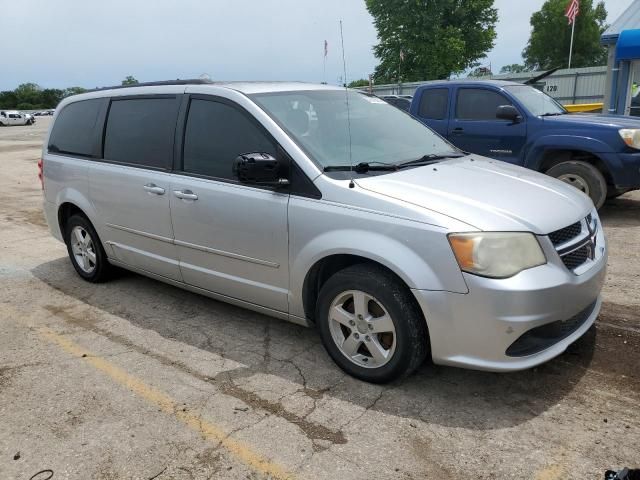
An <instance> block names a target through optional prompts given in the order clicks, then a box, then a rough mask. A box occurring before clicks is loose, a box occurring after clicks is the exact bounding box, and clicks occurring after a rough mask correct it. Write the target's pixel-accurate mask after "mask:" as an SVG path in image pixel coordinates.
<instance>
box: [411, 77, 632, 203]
mask: <svg viewBox="0 0 640 480" xmlns="http://www.w3.org/2000/svg"><path fill="white" fill-rule="evenodd" d="M410 112H411V114H413V115H414V116H416V117H417V118H419V119H420V120H421V121H422V122H424V123H425V125H427V126H429V127H430V128H432V129H433V130H435V131H436V132H438V133H439V134H440V135H442V136H443V137H444V138H446V139H447V140H449V141H450V142H451V143H453V144H454V145H455V146H457V147H458V148H461V149H462V150H465V151H468V152H473V153H477V154H479V155H484V156H486V157H491V158H495V159H498V160H503V161H505V162H508V163H512V164H514V165H521V166H524V167H527V168H530V169H533V170H537V171H539V172H543V173H546V174H547V175H550V176H552V177H556V178H558V179H560V180H562V181H564V182H566V183H568V184H570V185H573V186H574V187H576V188H578V189H579V190H581V191H583V192H584V193H585V194H587V195H588V196H589V197H591V200H592V201H593V203H594V204H595V205H596V207H598V208H599V207H601V206H602V204H603V203H604V202H605V200H606V199H607V197H609V198H611V197H616V196H619V195H622V194H623V193H625V192H627V191H630V190H635V189H638V188H640V120H638V119H636V118H631V117H624V116H609V115H591V114H590V115H586V114H585V115H580V114H576V115H569V114H568V112H567V111H566V110H565V109H564V108H563V107H562V105H560V104H559V103H558V102H556V101H555V100H554V99H552V98H551V97H549V96H548V95H546V94H544V93H542V92H540V91H539V90H537V89H535V88H533V87H530V86H527V85H522V84H519V83H514V82H503V81H489V80H487V81H442V82H432V83H429V84H426V85H422V86H420V87H418V89H417V90H416V92H415V93H414V97H413V100H412V103H411V109H410Z"/></svg>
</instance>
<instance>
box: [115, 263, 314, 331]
mask: <svg viewBox="0 0 640 480" xmlns="http://www.w3.org/2000/svg"><path fill="white" fill-rule="evenodd" d="M109 262H110V263H113V264H114V265H116V266H118V267H122V268H125V269H127V270H131V271H132V272H136V273H139V274H140V275H144V276H146V277H150V278H153V279H155V280H160V281H161V282H165V283H168V284H169V285H173V286H175V287H178V288H182V289H184V290H188V291H190V292H194V293H199V294H201V295H204V296H206V297H209V298H213V299H214V300H220V301H222V302H226V303H230V304H232V305H236V306H238V307H243V308H246V309H248V310H253V311H254V312H258V313H262V314H264V315H268V316H270V317H275V318H279V319H281V320H287V321H289V322H292V323H295V324H298V325H301V326H304V327H310V326H311V323H310V322H309V320H307V319H306V318H303V317H299V316H297V315H290V314H288V313H287V312H282V311H280V310H274V309H272V308H268V307H263V306H262V305H258V304H256V303H251V302H246V301H244V300H240V299H238V298H234V297H229V296H228V295H223V294H221V293H216V292H213V291H211V290H206V289H204V288H200V287H195V286H193V285H189V284H187V283H184V282H179V281H177V280H173V279H172V278H168V277H165V276H163V275H158V274H157V273H152V272H149V271H147V270H144V269H142V268H138V267H134V266H131V265H129V264H127V263H124V262H121V261H119V260H117V259H113V258H109Z"/></svg>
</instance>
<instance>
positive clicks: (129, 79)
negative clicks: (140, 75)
mask: <svg viewBox="0 0 640 480" xmlns="http://www.w3.org/2000/svg"><path fill="white" fill-rule="evenodd" d="M138 83H140V82H138V80H136V79H135V78H134V77H132V76H131V75H127V77H126V78H125V79H124V80H122V85H137V84H138Z"/></svg>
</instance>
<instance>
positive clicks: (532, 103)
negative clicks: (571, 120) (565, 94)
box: [505, 85, 567, 116]
mask: <svg viewBox="0 0 640 480" xmlns="http://www.w3.org/2000/svg"><path fill="white" fill-rule="evenodd" d="M505 90H507V91H508V92H509V93H510V94H511V95H513V96H514V97H515V98H517V99H518V101H519V102H520V103H521V104H522V105H524V108H526V109H527V110H529V113H531V115H535V116H540V115H562V114H565V113H567V111H566V110H565V109H564V107H563V106H562V105H560V104H559V103H558V102H556V101H555V100H554V99H553V98H551V97H550V96H549V95H547V94H546V93H543V92H541V91H540V90H537V89H535V88H533V87H530V86H528V85H514V86H510V87H507V88H505Z"/></svg>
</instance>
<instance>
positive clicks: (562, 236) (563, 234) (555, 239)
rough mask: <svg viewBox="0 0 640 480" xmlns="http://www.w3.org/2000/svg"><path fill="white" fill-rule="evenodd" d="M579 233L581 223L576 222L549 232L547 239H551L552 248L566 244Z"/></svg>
mask: <svg viewBox="0 0 640 480" xmlns="http://www.w3.org/2000/svg"><path fill="white" fill-rule="evenodd" d="M581 232H582V224H581V222H576V223H574V224H573V225H569V226H568V227H564V228H561V229H560V230H556V231H555V232H551V233H550V234H549V238H550V239H551V243H553V245H554V246H557V245H561V244H563V243H566V242H568V241H569V240H573V239H574V238H576V237H577V236H578V235H580V233H581Z"/></svg>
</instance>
